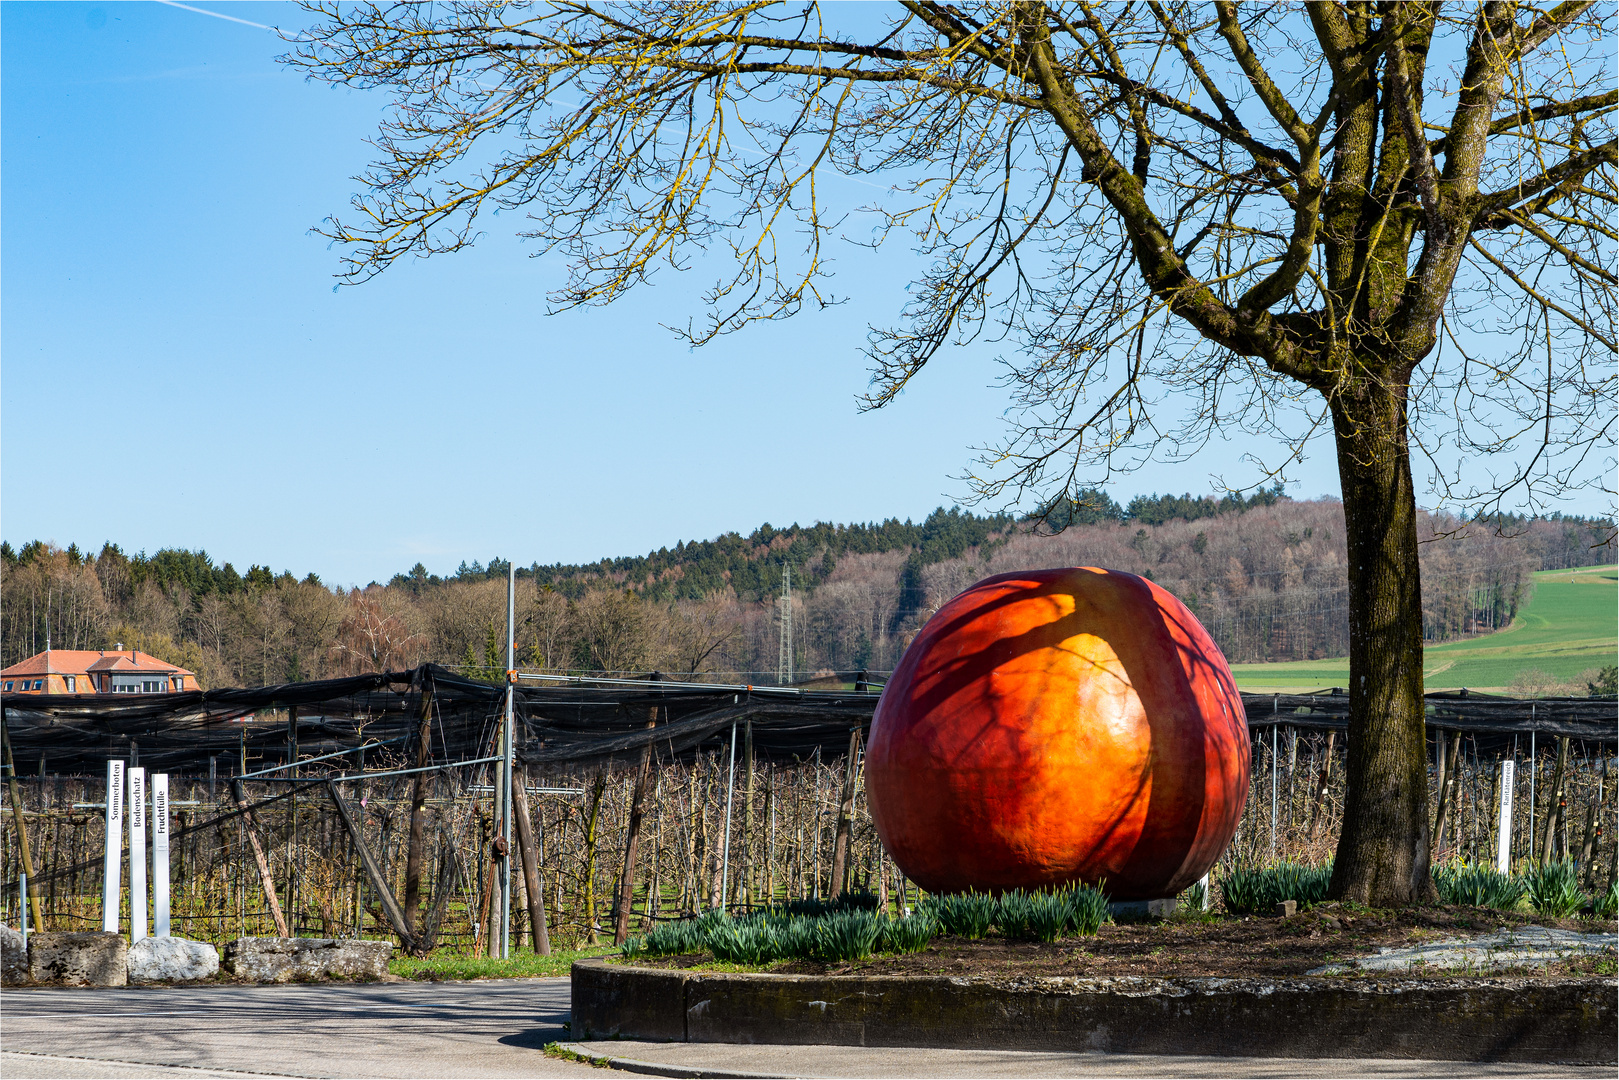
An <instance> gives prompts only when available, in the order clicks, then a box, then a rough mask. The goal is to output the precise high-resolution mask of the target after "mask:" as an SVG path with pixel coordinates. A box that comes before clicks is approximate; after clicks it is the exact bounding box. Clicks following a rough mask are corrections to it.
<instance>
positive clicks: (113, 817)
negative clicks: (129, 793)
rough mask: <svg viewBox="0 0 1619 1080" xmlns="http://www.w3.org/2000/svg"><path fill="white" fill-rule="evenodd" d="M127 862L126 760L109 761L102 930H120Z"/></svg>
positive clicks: (102, 892)
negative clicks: (122, 880) (122, 882)
mask: <svg viewBox="0 0 1619 1080" xmlns="http://www.w3.org/2000/svg"><path fill="white" fill-rule="evenodd" d="M123 861H124V763H123V762H122V761H109V762H107V851H106V855H105V856H104V857H103V861H102V865H101V929H102V930H103V931H104V932H105V933H109V934H116V933H117V932H118V899H119V894H120V891H121V890H120V889H119V880H118V879H119V877H120V876H121V874H122V870H123Z"/></svg>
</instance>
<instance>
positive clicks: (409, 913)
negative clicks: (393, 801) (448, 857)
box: [405, 674, 433, 934]
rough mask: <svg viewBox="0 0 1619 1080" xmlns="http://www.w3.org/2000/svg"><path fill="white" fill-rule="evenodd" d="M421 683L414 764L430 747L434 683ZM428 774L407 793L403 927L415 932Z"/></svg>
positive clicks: (421, 764)
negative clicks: (408, 843)
mask: <svg viewBox="0 0 1619 1080" xmlns="http://www.w3.org/2000/svg"><path fill="white" fill-rule="evenodd" d="M427 678H428V677H427V676H426V675H425V674H424V676H423V679H424V685H423V686H422V700H421V726H420V728H419V729H418V732H417V736H416V767H417V768H418V769H420V768H422V767H424V766H425V765H426V764H427V759H428V757H429V755H430V753H431V751H432V746H433V684H432V683H431V682H428V681H426V679H427ZM431 775H432V774H431V773H425V772H419V773H417V774H416V778H415V780H414V782H413V783H412V785H411V793H410V845H409V847H408V848H407V849H406V851H405V928H406V929H407V930H409V931H410V932H411V933H412V934H414V933H416V923H417V920H416V915H417V913H418V912H419V911H420V910H421V907H422V857H423V855H424V854H425V852H424V848H425V847H426V846H427V837H426V822H427V788H428V782H429V781H428V777H429V776H431Z"/></svg>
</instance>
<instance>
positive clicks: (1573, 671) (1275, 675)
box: [1231, 566, 1619, 693]
mask: <svg viewBox="0 0 1619 1080" xmlns="http://www.w3.org/2000/svg"><path fill="white" fill-rule="evenodd" d="M1616 651H1619V570H1616V569H1615V568H1614V567H1613V566H1582V567H1578V568H1576V569H1573V570H1542V571H1540V572H1538V573H1536V574H1535V594H1534V596H1533V597H1532V598H1531V599H1530V601H1529V605H1528V606H1527V607H1526V608H1524V609H1523V610H1522V611H1520V612H1519V613H1518V617H1517V618H1516V619H1514V620H1513V622H1512V625H1511V626H1510V627H1508V628H1507V629H1505V630H1502V631H1500V632H1498V633H1494V634H1485V635H1483V636H1482V637H1476V638H1469V639H1467V640H1465V641H1450V642H1446V643H1445V644H1443V645H1430V646H1428V648H1427V649H1426V650H1425V651H1424V654H1423V675H1424V682H1425V683H1426V685H1427V689H1429V690H1455V689H1459V688H1461V687H1463V686H1465V687H1468V688H1470V689H1474V690H1483V691H1488V692H1492V693H1496V692H1506V691H1509V690H1511V688H1512V684H1513V682H1514V680H1516V679H1518V677H1519V675H1520V674H1521V673H1525V672H1532V671H1542V672H1545V673H1546V674H1548V675H1549V676H1551V678H1552V679H1553V680H1556V681H1557V682H1560V683H1565V684H1572V683H1574V682H1575V681H1576V680H1577V679H1578V678H1579V676H1580V674H1581V673H1582V672H1585V671H1588V670H1590V669H1591V668H1595V667H1603V666H1606V665H1608V664H1612V663H1614V656H1615V653H1616ZM1231 673H1232V674H1233V675H1235V676H1236V678H1237V686H1238V687H1240V688H1241V689H1243V690H1245V691H1248V692H1249V693H1306V692H1308V691H1311V690H1320V689H1323V688H1325V687H1329V686H1347V685H1348V684H1349V659H1348V658H1347V657H1343V658H1339V659H1336V660H1303V661H1299V662H1297V663H1291V664H1237V665H1235V666H1233V667H1232V669H1231ZM1581 689H1582V690H1583V687H1582V688H1581Z"/></svg>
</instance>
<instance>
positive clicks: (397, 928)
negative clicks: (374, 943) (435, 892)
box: [249, 780, 416, 952]
mask: <svg viewBox="0 0 1619 1080" xmlns="http://www.w3.org/2000/svg"><path fill="white" fill-rule="evenodd" d="M326 791H327V793H328V794H330V795H331V797H332V805H333V806H335V807H336V808H337V816H338V817H340V818H342V819H343V827H344V828H345V829H347V830H348V832H349V837H350V839H352V840H353V841H354V847H355V849H356V850H357V851H358V852H359V853H360V862H361V863H362V864H363V865H364V867H365V873H366V876H367V877H369V878H370V879H371V887H372V888H373V889H375V890H376V891H377V899H378V900H380V901H382V912H383V914H384V915H385V916H386V917H387V919H388V925H390V926H392V927H393V930H394V933H396V934H398V935H399V941H400V943H401V944H402V945H404V947H405V951H406V952H410V951H412V950H413V949H414V948H415V945H416V939H415V936H414V935H413V934H412V933H411V932H410V928H409V927H407V926H406V925H405V913H404V912H403V911H402V910H400V908H399V902H398V901H396V900H395V899H394V894H393V890H392V889H390V888H389V887H388V879H387V877H386V876H385V875H384V874H383V873H382V870H381V868H380V867H378V866H377V862H376V860H375V859H374V858H372V857H371V849H370V848H369V847H367V846H366V844H365V835H364V834H363V833H362V832H361V831H360V823H359V822H358V821H356V820H354V814H353V813H352V812H351V811H350V810H349V805H348V803H346V802H344V801H343V796H342V794H341V793H340V792H339V791H338V790H337V783H336V782H335V781H332V780H328V781H326ZM249 835H251V833H250V834H249ZM256 846H257V845H256V844H255V847H256ZM281 936H282V937H285V936H286V934H285V933H283V934H282V935H281Z"/></svg>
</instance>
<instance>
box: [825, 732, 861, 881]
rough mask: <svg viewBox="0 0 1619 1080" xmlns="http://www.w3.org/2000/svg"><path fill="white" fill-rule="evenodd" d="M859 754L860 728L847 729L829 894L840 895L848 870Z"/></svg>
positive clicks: (833, 840) (833, 842)
mask: <svg viewBox="0 0 1619 1080" xmlns="http://www.w3.org/2000/svg"><path fill="white" fill-rule="evenodd" d="M859 754H860V729H859V728H858V727H853V728H850V729H849V753H848V756H846V757H845V758H844V759H843V795H842V797H841V798H840V799H839V800H838V831H837V834H836V835H835V836H834V837H833V839H832V881H831V895H832V896H834V897H838V896H842V895H843V892H844V880H843V879H844V877H845V876H847V874H848V872H849V838H850V834H851V832H852V831H853V829H854V780H855V769H856V767H857V762H856V758H857V757H858V756H859Z"/></svg>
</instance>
